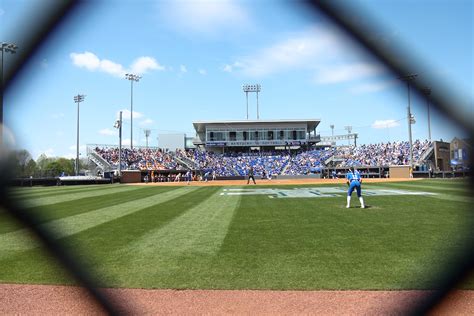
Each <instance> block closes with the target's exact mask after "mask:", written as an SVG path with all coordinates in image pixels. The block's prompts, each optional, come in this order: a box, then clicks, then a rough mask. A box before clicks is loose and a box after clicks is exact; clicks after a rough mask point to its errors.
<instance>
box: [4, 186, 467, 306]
mask: <svg viewBox="0 0 474 316" xmlns="http://www.w3.org/2000/svg"><path fill="white" fill-rule="evenodd" d="M256 180H257V185H308V184H311V185H317V184H344V183H345V180H344V179H274V180H258V179H256ZM415 180H418V179H364V183H376V182H396V181H415ZM129 185H156V186H170V185H171V186H175V185H176V186H182V185H187V184H186V182H183V181H181V182H164V183H148V184H145V183H137V184H129ZM189 185H192V186H244V185H245V186H246V185H247V181H246V180H233V181H222V180H217V181H208V182H204V181H199V182H191V183H190V184H189ZM252 185H253V184H252ZM104 292H105V293H106V294H108V295H109V296H110V297H111V298H112V299H113V301H116V302H117V303H118V305H117V307H118V310H119V311H120V312H122V313H131V314H136V315H143V314H148V315H150V314H151V315H229V314H232V315H401V314H405V313H406V312H407V311H409V306H411V305H412V304H413V303H415V302H416V301H418V300H420V299H423V298H424V297H426V296H427V295H429V294H430V291H269V290H259V291H255V290H238V291H237V290H145V289H105V290H104ZM0 314H1V315H18V314H24V315H32V314H33V315H91V314H104V312H103V311H102V310H101V308H100V307H98V306H97V305H95V303H94V301H93V300H91V297H90V296H89V295H88V294H87V293H86V292H85V291H84V290H83V289H81V288H80V287H74V286H55V285H19V284H0ZM432 314H433V315H474V291H455V292H453V293H452V294H451V295H449V296H448V297H447V298H446V299H445V300H444V301H443V302H442V304H441V305H440V306H438V307H437V308H436V310H434V311H433V312H432Z"/></svg>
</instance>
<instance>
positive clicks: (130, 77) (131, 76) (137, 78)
mask: <svg viewBox="0 0 474 316" xmlns="http://www.w3.org/2000/svg"><path fill="white" fill-rule="evenodd" d="M141 78H142V77H140V76H139V75H135V74H132V73H129V74H125V79H127V80H130V148H131V149H133V82H134V81H135V82H138V81H140V79H141Z"/></svg>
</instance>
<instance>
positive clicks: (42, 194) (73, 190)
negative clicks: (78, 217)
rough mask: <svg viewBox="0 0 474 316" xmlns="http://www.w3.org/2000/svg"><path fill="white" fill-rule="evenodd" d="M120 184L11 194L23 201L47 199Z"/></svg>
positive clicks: (62, 187) (79, 186)
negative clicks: (25, 199)
mask: <svg viewBox="0 0 474 316" xmlns="http://www.w3.org/2000/svg"><path fill="white" fill-rule="evenodd" d="M119 186H121V185H120V184H104V185H78V186H74V187H64V186H61V187H54V189H53V190H48V191H43V192H35V191H23V192H17V193H10V196H11V197H13V198H14V199H23V198H27V199H29V198H38V197H47V196H53V195H62V194H71V193H78V192H86V191H94V190H101V189H106V188H110V187H119Z"/></svg>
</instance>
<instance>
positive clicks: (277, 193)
mask: <svg viewBox="0 0 474 316" xmlns="http://www.w3.org/2000/svg"><path fill="white" fill-rule="evenodd" d="M345 194H347V190H346V188H343V187H322V188H293V189H257V188H256V189H232V188H230V189H224V190H223V192H221V194H220V195H226V196H235V195H266V196H268V197H269V198H323V197H340V196H341V195H345ZM363 195H364V196H384V195H436V193H432V192H420V191H407V190H395V189H369V190H366V189H364V191H363Z"/></svg>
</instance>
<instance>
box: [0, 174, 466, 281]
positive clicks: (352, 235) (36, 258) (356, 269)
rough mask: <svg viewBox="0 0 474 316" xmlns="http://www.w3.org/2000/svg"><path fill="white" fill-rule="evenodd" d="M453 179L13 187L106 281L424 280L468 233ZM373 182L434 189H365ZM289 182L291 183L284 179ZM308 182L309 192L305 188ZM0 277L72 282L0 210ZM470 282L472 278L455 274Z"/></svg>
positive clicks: (460, 188)
mask: <svg viewBox="0 0 474 316" xmlns="http://www.w3.org/2000/svg"><path fill="white" fill-rule="evenodd" d="M465 185H466V182H463V181H461V180H421V181H415V182H400V183H373V184H364V185H363V190H365V192H367V195H366V197H365V201H366V204H367V205H368V206H369V207H368V208H366V209H360V208H359V202H358V200H357V198H356V197H355V194H354V196H353V198H352V206H353V207H352V208H350V209H346V208H345V207H344V206H345V200H346V199H345V193H344V190H345V189H346V187H345V186H344V185H339V184H331V185H318V186H311V185H304V186H295V185H292V186H278V187H271V186H268V187H263V186H242V187H216V186H209V187H206V186H200V187H197V186H196V187H194V186H182V187H164V186H153V187H152V186H148V187H147V186H125V185H100V186H70V187H33V188H21V189H19V188H16V189H13V191H12V194H13V196H14V197H15V199H17V200H18V201H20V202H21V203H24V204H25V205H26V206H27V207H28V210H29V211H30V212H33V213H35V214H37V215H38V216H39V217H40V219H41V222H42V225H45V226H46V227H48V228H50V229H52V230H54V231H55V232H56V234H57V236H58V238H60V240H61V242H62V243H64V244H65V245H66V246H67V247H68V248H70V249H73V250H74V251H76V253H77V254H78V255H79V257H80V259H81V260H82V261H84V262H85V264H87V265H88V266H89V268H90V269H92V271H94V272H95V273H96V274H97V275H98V276H100V278H101V282H102V283H101V284H102V285H103V286H108V287H127V288H172V289H184V288H186V289H275V290H286V289H301V290H316V289H347V290H349V289H384V290H385V289H430V288H433V284H432V283H431V281H430V277H429V276H430V275H432V274H435V275H436V274H438V273H440V268H441V267H445V266H449V265H450V264H452V262H451V255H452V254H453V253H456V251H457V250H458V249H459V248H460V247H461V245H462V243H463V241H461V239H462V238H466V237H467V238H468V239H469V241H470V242H471V244H473V241H474V234H473V230H472V226H471V224H472V223H473V222H474V217H473V216H474V213H473V212H472V211H471V210H469V207H470V206H471V204H472V201H473V200H472V197H470V195H469V193H468V192H467V191H466V189H465ZM324 187H331V188H336V189H339V191H340V192H338V193H335V194H333V195H334V196H331V197H322V196H318V194H319V193H314V197H288V196H287V194H286V193H284V192H287V193H288V191H282V192H283V193H282V194H280V195H269V194H259V195H228V193H229V192H231V193H232V194H235V192H238V191H237V190H235V189H239V188H244V189H255V190H263V189H267V190H268V189H269V188H275V189H278V190H294V189H295V188H313V190H318V189H321V188H324ZM370 190H372V191H378V190H392V191H393V190H404V191H405V192H428V193H436V194H434V195H407V194H395V193H394V195H383V196H379V195H368V194H369V193H370ZM292 192H293V191H292ZM312 194H313V193H312ZM0 267H1V268H0V282H2V283H34V284H72V283H73V281H72V280H71V279H69V277H68V276H67V275H66V274H65V273H64V271H63V270H62V269H61V268H59V267H58V265H57V264H56V263H55V261H54V259H51V258H50V257H48V256H47V255H45V253H44V251H43V249H42V248H41V247H39V246H38V244H37V243H36V242H35V241H34V240H32V239H31V238H30V237H29V235H28V233H27V231H26V230H25V229H23V228H22V227H19V226H18V225H17V224H16V223H15V222H13V221H12V220H11V219H10V218H9V217H8V215H7V214H6V213H5V212H4V211H0ZM464 287H465V288H468V289H474V281H473V280H471V281H469V282H467V284H465V285H464Z"/></svg>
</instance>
